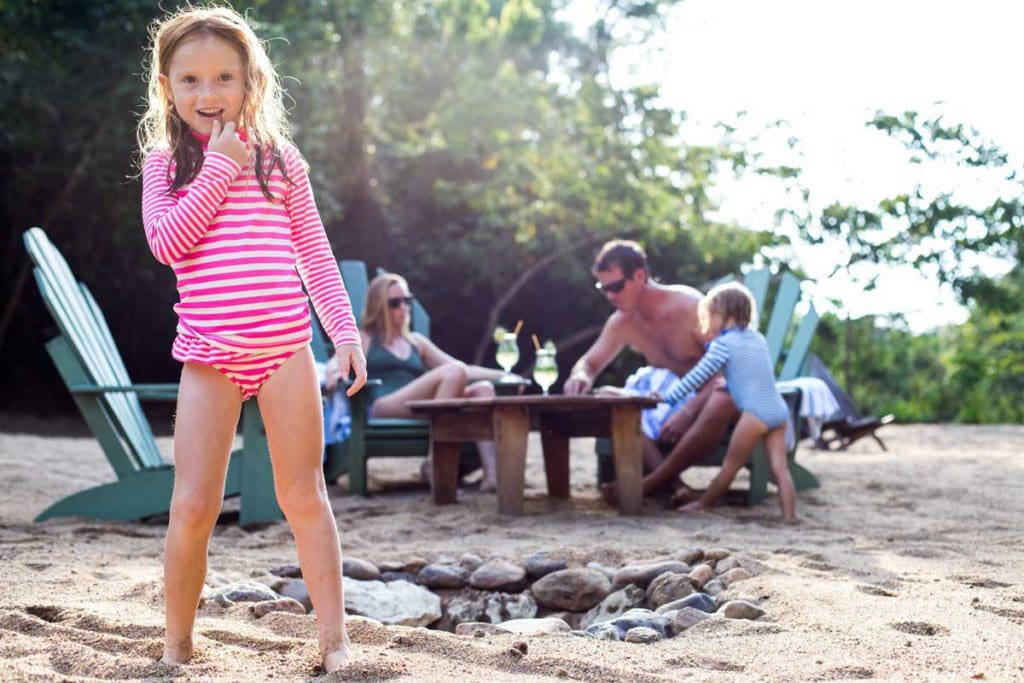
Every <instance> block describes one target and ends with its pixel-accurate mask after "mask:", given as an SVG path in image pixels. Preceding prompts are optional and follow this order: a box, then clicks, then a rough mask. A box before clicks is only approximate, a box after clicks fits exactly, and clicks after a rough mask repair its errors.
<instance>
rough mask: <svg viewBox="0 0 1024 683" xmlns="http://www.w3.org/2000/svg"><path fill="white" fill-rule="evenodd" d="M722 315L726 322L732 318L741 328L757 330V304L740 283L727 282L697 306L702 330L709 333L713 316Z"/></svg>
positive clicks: (717, 287)
mask: <svg viewBox="0 0 1024 683" xmlns="http://www.w3.org/2000/svg"><path fill="white" fill-rule="evenodd" d="M712 313H721V314H722V318H723V319H724V320H729V319H730V318H731V319H732V320H733V322H735V323H736V325H738V326H739V327H753V328H754V329H757V303H756V302H755V301H754V295H753V294H751V293H750V290H749V289H747V288H746V287H744V286H743V285H741V284H740V283H738V282H726V283H725V284H721V285H718V286H716V287H713V288H712V289H711V291H710V292H708V293H707V294H705V295H704V298H703V299H701V300H700V304H698V305H697V318H698V320H700V329H701V331H702V332H704V333H707V331H708V329H709V328H710V326H711V314H712Z"/></svg>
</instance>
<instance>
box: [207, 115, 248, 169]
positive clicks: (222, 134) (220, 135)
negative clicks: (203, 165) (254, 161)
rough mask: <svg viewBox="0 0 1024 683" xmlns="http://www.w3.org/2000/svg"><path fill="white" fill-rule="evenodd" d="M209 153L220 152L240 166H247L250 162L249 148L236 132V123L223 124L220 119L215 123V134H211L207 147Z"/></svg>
mask: <svg viewBox="0 0 1024 683" xmlns="http://www.w3.org/2000/svg"><path fill="white" fill-rule="evenodd" d="M206 149H207V151H209V152H220V153H221V154H223V155H225V156H228V157H230V158H231V159H233V160H234V161H235V162H236V163H238V165H239V166H245V162H247V161H248V160H249V147H248V146H247V145H246V144H245V143H244V142H242V138H240V137H239V136H238V133H237V132H236V131H235V122H234V121H228V122H227V123H225V124H223V125H222V124H221V122H220V119H217V120H216V121H214V122H213V132H212V133H210V143H209V145H208V146H207V148H206Z"/></svg>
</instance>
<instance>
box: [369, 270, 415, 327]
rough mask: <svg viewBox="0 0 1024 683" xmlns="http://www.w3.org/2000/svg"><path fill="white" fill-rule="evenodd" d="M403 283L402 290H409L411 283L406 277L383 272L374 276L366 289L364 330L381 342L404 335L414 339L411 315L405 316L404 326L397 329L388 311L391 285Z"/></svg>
mask: <svg viewBox="0 0 1024 683" xmlns="http://www.w3.org/2000/svg"><path fill="white" fill-rule="evenodd" d="M395 284H397V285H401V286H402V291H405V292H408V291H409V284H408V283H407V282H406V281H405V278H404V277H402V276H401V275H398V274H396V273H381V274H380V275H378V276H377V277H375V278H373V280H372V281H371V282H370V286H369V287H368V288H367V290H366V308H365V309H364V310H363V330H364V331H365V332H366V333H367V334H369V335H370V336H371V337H372V338H374V339H379V340H380V341H381V342H384V341H387V340H389V339H392V338H394V337H395V336H396V335H399V334H400V335H402V336H403V337H405V338H406V339H410V340H411V339H412V331H411V329H410V327H409V320H410V318H412V316H411V315H407V316H405V322H404V323H403V324H402V328H401V329H398V330H396V329H395V323H394V322H393V321H392V320H391V315H390V314H389V313H388V310H389V309H388V290H389V289H391V285H395Z"/></svg>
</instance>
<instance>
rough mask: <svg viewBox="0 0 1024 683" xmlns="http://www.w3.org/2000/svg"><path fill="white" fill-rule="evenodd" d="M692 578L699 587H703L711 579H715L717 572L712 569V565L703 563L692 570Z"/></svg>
mask: <svg viewBox="0 0 1024 683" xmlns="http://www.w3.org/2000/svg"><path fill="white" fill-rule="evenodd" d="M690 578H691V579H693V582H694V583H695V584H697V585H698V586H703V585H704V584H706V583H707V582H708V581H710V580H711V579H713V578H715V570H714V569H712V568H711V565H710V564H706V563H701V564H698V565H697V566H696V567H694V568H693V569H691V570H690Z"/></svg>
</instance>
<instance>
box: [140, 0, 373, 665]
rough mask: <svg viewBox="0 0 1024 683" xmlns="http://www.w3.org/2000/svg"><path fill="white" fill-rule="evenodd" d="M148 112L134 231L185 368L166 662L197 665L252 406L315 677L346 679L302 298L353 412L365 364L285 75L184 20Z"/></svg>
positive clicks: (181, 16) (252, 42)
mask: <svg viewBox="0 0 1024 683" xmlns="http://www.w3.org/2000/svg"><path fill="white" fill-rule="evenodd" d="M148 100H149V107H148V110H147V112H146V113H145V115H144V116H143V119H142V121H141V123H140V125H139V143H140V147H141V150H142V154H143V156H144V161H143V174H142V181H143V196H142V217H143V224H144V226H145V230H146V239H147V241H148V242H149V246H150V249H151V250H152V251H153V255H154V256H155V257H156V258H157V260H158V261H160V262H161V263H164V264H167V265H169V266H171V268H173V270H174V273H175V276H176V277H177V283H178V293H179V297H180V300H179V302H178V304H177V305H176V306H175V307H174V309H175V312H176V313H177V314H178V327H177V337H176V338H175V340H174V345H173V348H172V352H171V353H172V355H173V357H174V358H175V359H176V360H178V361H181V362H182V363H183V364H184V367H183V369H182V373H181V386H180V389H179V393H178V406H177V416H176V421H175V429H174V464H175V476H174V491H173V494H172V499H171V513H170V522H169V524H168V527H167V540H166V545H165V550H164V580H165V606H166V611H167V616H166V619H167V630H166V634H165V644H164V654H163V661H165V662H167V663H170V664H181V663H184V662H186V661H188V660H189V658H190V657H191V656H192V628H193V625H194V622H195V617H196V609H197V607H198V603H199V596H200V592H201V590H202V586H203V582H204V580H205V577H206V568H207V548H208V545H209V541H210V536H211V534H212V532H213V526H214V524H215V522H216V520H217V515H218V513H219V512H220V508H221V501H222V499H223V493H224V478H225V475H226V471H227V465H228V460H229V458H230V450H231V444H232V440H233V438H234V435H235V430H236V427H237V424H238V418H239V414H240V412H241V406H242V402H243V401H244V400H246V399H248V398H250V397H253V396H255V397H256V398H257V400H258V401H259V407H260V412H261V414H262V416H263V420H264V423H265V425H266V431H267V440H268V443H269V446H270V456H271V461H272V465H273V470H274V488H275V492H276V494H277V499H278V502H279V503H280V505H281V509H282V510H283V511H284V514H285V517H286V518H287V520H288V523H289V524H290V525H291V528H292V532H293V533H294V535H295V542H296V545H297V547H298V555H299V562H300V564H301V566H302V569H303V576H304V577H305V579H306V583H307V585H308V588H309V592H310V597H311V599H312V602H313V606H314V608H315V610H316V615H317V619H318V626H319V641H320V652H321V655H322V658H323V665H324V667H325V668H326V669H327V671H328V672H331V671H336V670H337V669H339V668H340V667H341V666H342V664H343V663H344V662H345V661H346V660H347V659H348V658H349V642H348V636H347V634H346V632H345V621H344V618H345V612H344V597H343V595H342V582H341V550H340V547H339V543H338V532H337V527H336V525H335V520H334V516H333V514H332V512H331V508H330V505H329V503H328V501H327V490H326V486H325V484H324V478H323V472H322V470H321V469H320V467H321V464H320V463H321V453H322V451H323V425H322V423H321V420H322V417H321V407H320V399H319V387H318V384H317V378H316V372H315V369H314V364H313V356H312V353H311V351H310V348H309V341H310V317H309V308H308V304H307V298H306V295H305V294H304V293H303V291H302V285H303V284H305V286H306V288H307V290H308V291H309V293H310V298H311V299H312V300H313V306H314V307H315V309H316V312H317V315H318V316H319V318H320V320H321V321H322V322H323V324H324V328H325V330H326V331H327V333H328V335H329V336H330V338H331V340H332V341H333V342H334V344H335V348H336V349H337V354H338V361H339V364H340V367H341V370H342V373H343V375H344V376H347V375H348V374H349V370H350V369H351V370H352V371H354V372H355V375H356V378H355V381H354V383H353V385H352V387H351V388H350V389H349V392H348V393H349V394H350V395H351V394H353V393H355V392H356V391H358V390H359V388H360V387H362V385H363V384H364V382H365V380H366V369H365V368H366V359H365V357H364V356H363V351H362V346H361V344H360V338H359V331H358V329H357V327H356V323H355V317H354V316H353V315H352V308H351V305H350V303H349V298H348V294H347V293H346V291H345V287H344V285H343V284H342V280H341V275H340V274H339V272H338V267H337V265H336V263H335V260H334V256H333V255H332V253H331V248H330V244H329V243H328V241H327V237H326V234H325V233H324V228H323V225H322V223H321V222H320V217H319V214H318V212H317V208H316V204H315V203H314V201H313V194H312V190H311V188H310V182H309V175H308V172H307V168H306V165H305V162H304V161H303V159H302V157H301V156H300V154H299V152H298V150H297V149H296V148H295V147H294V146H292V144H291V143H290V142H289V140H288V127H287V123H286V121H285V115H284V108H283V106H282V102H281V89H280V86H279V83H278V79H277V74H276V73H275V72H274V68H273V66H272V65H271V63H270V60H269V59H268V57H267V54H266V52H265V51H264V49H263V46H262V44H261V43H260V41H259V39H257V37H256V35H255V34H254V33H253V31H252V29H251V28H250V27H249V26H248V25H247V24H246V22H245V20H244V19H243V18H242V17H241V16H239V15H238V14H237V13H235V12H234V11H232V10H230V9H227V8H198V9H197V8H188V9H185V10H182V11H180V12H178V13H175V14H173V15H170V16H167V17H165V18H163V19H161V20H159V21H158V22H157V23H156V24H155V26H154V32H153V45H152V54H151V64H150V69H149V92H148ZM300 278H301V279H300Z"/></svg>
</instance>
